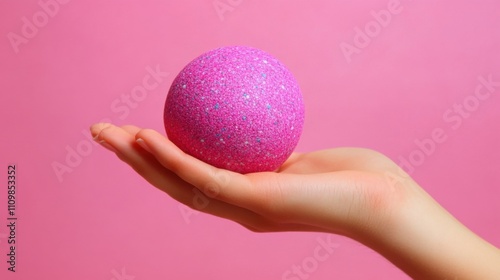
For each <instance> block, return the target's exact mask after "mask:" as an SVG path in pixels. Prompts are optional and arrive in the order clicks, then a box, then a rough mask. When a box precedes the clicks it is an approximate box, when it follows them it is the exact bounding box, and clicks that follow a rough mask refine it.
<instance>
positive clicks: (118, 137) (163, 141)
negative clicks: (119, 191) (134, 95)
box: [92, 124, 404, 236]
mask: <svg viewBox="0 0 500 280" xmlns="http://www.w3.org/2000/svg"><path fill="white" fill-rule="evenodd" d="M92 134H93V135H94V137H97V140H98V141H101V142H102V141H104V143H106V144H105V145H107V146H108V147H109V146H111V147H113V148H112V149H113V151H115V152H116V153H117V155H118V156H119V157H120V158H121V159H122V160H123V161H125V162H126V163H128V164H129V165H130V166H132V167H133V168H134V169H135V170H136V171H137V172H138V173H139V174H140V175H141V176H143V177H144V178H145V179H146V180H147V181H149V182H150V183H151V184H152V185H154V186H156V187H157V188H159V189H160V190H162V191H164V192H166V193H167V194H169V195H170V196H172V197H173V198H174V199H176V200H178V201H180V202H181V203H184V204H186V205H188V206H189V207H192V208H194V209H197V210H200V211H203V212H206V213H209V214H213V215H217V216H220V217H223V218H226V219H230V220H233V221H235V222H237V223H240V224H241V225H243V226H245V227H247V228H249V229H250V230H252V231H258V232H262V231H291V230H299V231H310V230H312V231H326V232H334V233H341V234H344V235H348V236H351V235H353V234H356V232H360V231H361V232H365V231H371V230H375V229H376V227H379V226H381V225H382V224H383V223H384V221H383V219H384V218H387V217H388V216H389V215H390V213H391V212H393V211H395V210H396V208H397V207H398V204H400V203H399V201H400V200H402V197H403V196H404V194H403V192H402V191H401V190H399V188H396V185H392V186H390V185H389V184H388V182H389V181H388V178H387V176H386V174H385V173H386V172H387V171H388V170H391V171H393V172H394V173H396V172H398V167H397V166H396V165H395V164H393V163H392V161H390V160H389V159H388V158H386V157H385V156H383V155H381V154H379V153H377V152H374V151H371V150H366V149H356V148H340V149H332V150H325V151H319V152H313V153H308V154H298V153H294V154H293V155H292V156H291V157H290V158H289V159H288V160H287V161H286V162H285V163H284V164H283V166H281V168H280V169H279V170H277V171H276V172H260V173H251V174H246V175H242V174H238V173H235V172H231V171H228V170H223V169H219V168H216V167H213V166H211V165H208V164H206V163H204V162H202V161H200V160H197V159H196V158H194V157H191V156H189V155H187V154H185V153H184V152H182V151H181V150H179V149H178V148H177V147H176V146H175V145H174V144H173V143H172V142H170V141H169V140H168V139H167V138H165V137H164V136H162V135H160V134H159V133H157V132H156V131H153V130H149V129H143V130H141V129H139V128H137V127H133V126H124V127H121V128H120V127H116V126H112V125H109V124H98V125H95V126H93V127H92ZM138 139H141V140H138ZM139 146H142V148H141V147H139ZM200 195H204V196H205V197H203V201H206V202H207V203H203V204H202V205H201V203H199V202H198V201H199V196H200ZM197 196H198V197H197ZM196 198H198V200H197V199H196ZM197 202H198V203H197Z"/></svg>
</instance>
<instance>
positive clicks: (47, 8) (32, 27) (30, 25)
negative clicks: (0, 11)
mask: <svg viewBox="0 0 500 280" xmlns="http://www.w3.org/2000/svg"><path fill="white" fill-rule="evenodd" d="M69 1H70V0H48V1H45V0H40V1H38V6H40V8H41V10H38V11H36V12H35V13H34V14H33V15H32V16H31V19H28V18H27V17H25V16H24V17H22V18H21V21H22V23H23V25H22V27H21V32H20V35H19V34H17V33H14V32H9V33H7V39H9V42H10V45H11V46H12V49H13V50H14V52H15V53H16V54H18V53H19V46H20V45H21V44H27V43H28V42H29V40H30V39H33V38H35V36H36V35H38V32H39V30H40V28H43V27H45V26H46V25H47V24H48V23H49V18H53V17H55V16H56V15H57V14H58V13H59V9H60V5H63V4H67V3H68V2H69Z"/></svg>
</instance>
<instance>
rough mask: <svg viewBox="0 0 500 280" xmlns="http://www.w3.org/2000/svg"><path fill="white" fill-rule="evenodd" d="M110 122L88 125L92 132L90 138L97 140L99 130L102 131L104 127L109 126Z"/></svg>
mask: <svg viewBox="0 0 500 280" xmlns="http://www.w3.org/2000/svg"><path fill="white" fill-rule="evenodd" d="M111 125H112V124H110V123H97V124H94V125H92V126H91V127H90V133H91V134H92V139H94V141H97V142H99V140H98V139H99V134H101V131H103V130H104V129H105V128H108V127H110V126H111Z"/></svg>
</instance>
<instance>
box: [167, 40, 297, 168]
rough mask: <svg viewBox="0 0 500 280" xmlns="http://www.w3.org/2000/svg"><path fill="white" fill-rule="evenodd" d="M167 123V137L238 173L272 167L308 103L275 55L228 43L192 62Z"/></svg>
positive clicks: (290, 145)
mask: <svg viewBox="0 0 500 280" xmlns="http://www.w3.org/2000/svg"><path fill="white" fill-rule="evenodd" d="M164 121H165V130H166V132H167V136H168V138H169V139H170V140H171V141H172V142H173V143H174V144H176V145H177V146H178V147H179V148H180V149H181V150H183V151H184V152H186V153H187V154H190V155H192V156H194V157H196V158H198V159H200V160H202V161H204V162H206V163H209V164H211V165H213V166H216V167H219V168H224V169H228V170H232V171H236V172H239V173H251V172H260V171H273V170H276V169H277V168H279V167H280V166H281V165H282V164H283V163H284V162H285V160H286V159H287V158H288V157H289V156H290V154H291V153H292V152H293V150H294V149H295V147H296V145H297V143H298V141H299V138H300V135H301V133H302V127H303V124H304V103H303V99H302V94H301V92H300V89H299V85H298V84H297V81H296V80H295V78H294V77H293V75H292V73H290V71H289V70H288V69H287V68H286V67H285V66H284V65H283V64H282V63H281V62H279V61H278V60H277V59H276V58H274V57H273V56H271V55H269V54H268V53H266V52H264V51H261V50H259V49H255V48H250V47H242V46H234V47H223V48H219V49H215V50H212V51H209V52H207V53H204V54H202V55H201V56H199V57H198V58H196V59H194V60H193V61H191V62H190V63H189V64H188V65H187V66H186V67H185V68H184V69H182V71H181V72H180V73H179V75H178V76H177V77H176V78H175V79H174V81H173V83H172V86H171V87H170V90H169V93H168V95H167V100H166V102H165V111H164Z"/></svg>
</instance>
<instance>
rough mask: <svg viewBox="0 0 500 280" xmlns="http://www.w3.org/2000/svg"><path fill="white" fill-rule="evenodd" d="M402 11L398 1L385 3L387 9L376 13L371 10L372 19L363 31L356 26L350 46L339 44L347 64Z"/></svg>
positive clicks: (345, 43)
mask: <svg viewBox="0 0 500 280" xmlns="http://www.w3.org/2000/svg"><path fill="white" fill-rule="evenodd" d="M402 11H403V6H401V3H400V1H399V0H390V1H389V2H388V3H387V8H386V9H382V10H380V11H378V12H376V11H373V10H372V11H371V12H370V14H371V16H372V17H373V19H372V20H370V21H368V22H367V23H366V24H365V26H364V28H363V29H361V28H359V27H358V26H356V27H355V28H354V32H355V34H354V38H353V40H352V44H351V43H347V42H341V43H340V44H339V47H340V50H341V51H342V54H343V55H344V58H345V59H346V61H347V63H351V61H352V56H353V55H354V54H360V53H361V50H362V49H364V48H366V47H368V46H369V45H370V43H371V42H372V40H373V39H374V38H376V37H377V36H379V35H380V33H381V32H382V30H383V29H384V28H387V26H389V24H390V23H391V22H392V20H393V17H394V16H395V15H398V14H400V13H401V12H402Z"/></svg>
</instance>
